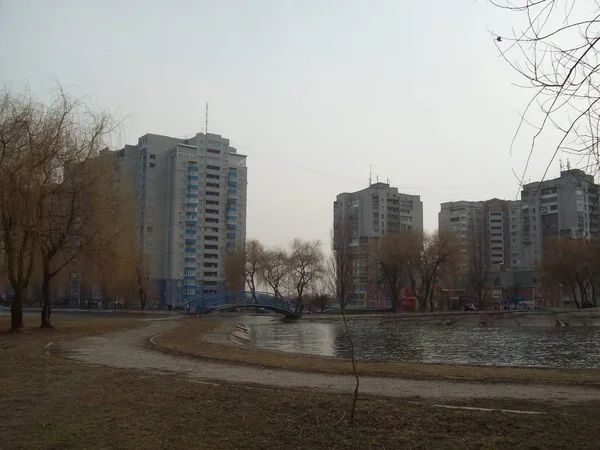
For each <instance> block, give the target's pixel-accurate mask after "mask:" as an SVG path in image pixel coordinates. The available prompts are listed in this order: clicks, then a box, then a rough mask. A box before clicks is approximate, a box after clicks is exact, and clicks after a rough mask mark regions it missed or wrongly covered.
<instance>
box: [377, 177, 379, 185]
mask: <svg viewBox="0 0 600 450" xmlns="http://www.w3.org/2000/svg"><path fill="white" fill-rule="evenodd" d="M377 182H378V183H379V175H377Z"/></svg>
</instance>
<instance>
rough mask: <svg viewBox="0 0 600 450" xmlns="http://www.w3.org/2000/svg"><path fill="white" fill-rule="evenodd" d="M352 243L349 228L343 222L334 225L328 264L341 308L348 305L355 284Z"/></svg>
mask: <svg viewBox="0 0 600 450" xmlns="http://www.w3.org/2000/svg"><path fill="white" fill-rule="evenodd" d="M350 241H351V239H350V230H349V226H348V225H347V224H346V223H344V222H343V221H340V222H339V223H336V224H334V228H333V230H332V232H331V250H332V257H331V259H330V260H329V263H328V266H329V267H328V271H329V272H330V274H331V275H332V277H331V278H333V280H334V282H335V298H336V300H337V301H338V302H339V304H340V308H345V307H346V306H347V305H348V301H349V299H350V293H351V290H352V285H353V283H354V274H355V270H354V264H353V256H352V250H351V247H350V243H351V242H350Z"/></svg>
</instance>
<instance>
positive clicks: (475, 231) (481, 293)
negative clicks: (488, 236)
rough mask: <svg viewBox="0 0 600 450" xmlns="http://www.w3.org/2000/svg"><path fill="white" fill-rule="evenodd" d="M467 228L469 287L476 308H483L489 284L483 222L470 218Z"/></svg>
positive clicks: (477, 218) (479, 218)
mask: <svg viewBox="0 0 600 450" xmlns="http://www.w3.org/2000/svg"><path fill="white" fill-rule="evenodd" d="M467 227H468V233H467V235H468V242H467V244H468V246H467V270H468V280H469V287H470V290H471V292H472V294H473V297H474V298H475V304H476V305H477V307H478V308H483V307H484V302H485V296H486V294H487V290H488V284H489V282H490V268H489V267H488V265H487V259H486V255H485V251H484V247H483V221H482V218H481V217H477V216H475V217H472V218H471V219H470V222H469V224H468V225H467Z"/></svg>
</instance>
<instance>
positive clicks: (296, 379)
mask: <svg viewBox="0 0 600 450" xmlns="http://www.w3.org/2000/svg"><path fill="white" fill-rule="evenodd" d="M179 325H180V322H178V321H177V320H156V321H151V322H149V324H148V326H146V327H142V328H138V329H133V330H127V331H121V332H117V333H109V334H104V335H100V336H92V337H85V338H82V339H78V340H75V341H72V342H68V343H65V344H63V345H62V346H61V349H62V350H63V355H64V356H66V357H68V358H71V359H75V360H78V361H81V362H85V363H88V364H100V365H105V366H110V367H117V368H124V369H140V370H149V371H155V372H156V371H158V372H161V373H175V374H179V375H183V376H185V377H187V378H188V379H190V381H196V382H216V383H218V382H219V381H223V382H231V383H250V384H254V385H262V386H270V387H277V388H290V389H294V388H305V389H312V390H317V391H327V392H336V393H351V392H352V391H353V389H354V378H353V377H352V376H350V375H328V374H321V373H306V372H294V371H290V370H279V369H272V370H271V369H266V368H261V367H252V366H244V365H233V364H227V363H218V362H210V361H204V360H199V359H192V358H185V357H179V356H173V355H168V354H165V353H162V352H159V351H156V350H152V349H151V348H148V345H147V342H148V339H150V338H151V337H152V336H156V335H159V334H162V333H166V332H169V331H171V330H173V329H175V328H176V327H178V326H179ZM360 392H361V393H362V394H371V395H382V396H389V397H422V398H426V399H432V400H456V399H517V400H533V401H549V402H554V403H560V404H569V403H570V404H573V403H582V402H586V401H600V388H598V387H594V386H576V385H549V384H515V383H493V384H484V383H477V382H469V381H431V380H410V379H399V378H378V377H366V376H364V377H361V378H360Z"/></svg>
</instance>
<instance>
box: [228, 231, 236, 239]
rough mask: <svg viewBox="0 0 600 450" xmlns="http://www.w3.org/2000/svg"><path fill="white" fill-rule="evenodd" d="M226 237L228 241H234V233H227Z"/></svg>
mask: <svg viewBox="0 0 600 450" xmlns="http://www.w3.org/2000/svg"><path fill="white" fill-rule="evenodd" d="M227 237H228V238H229V239H235V232H233V233H227Z"/></svg>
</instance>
